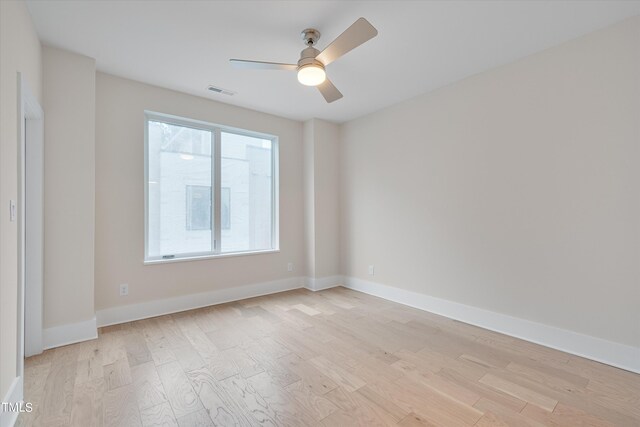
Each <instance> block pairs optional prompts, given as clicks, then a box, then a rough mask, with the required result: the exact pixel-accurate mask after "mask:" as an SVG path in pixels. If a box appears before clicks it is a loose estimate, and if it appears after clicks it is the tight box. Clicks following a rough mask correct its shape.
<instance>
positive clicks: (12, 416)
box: [0, 377, 24, 427]
mask: <svg viewBox="0 0 640 427" xmlns="http://www.w3.org/2000/svg"><path fill="white" fill-rule="evenodd" d="M23 389H24V385H23V382H22V377H16V378H14V379H13V381H12V382H11V385H10V386H9V390H8V391H7V395H6V396H5V397H4V399H3V400H2V402H10V403H15V402H21V401H22V399H23ZM18 415H20V413H19V412H5V411H3V410H2V407H0V427H13V425H14V424H15V423H16V421H17V420H18Z"/></svg>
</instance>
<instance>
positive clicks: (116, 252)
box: [95, 73, 305, 309]
mask: <svg viewBox="0 0 640 427" xmlns="http://www.w3.org/2000/svg"><path fill="white" fill-rule="evenodd" d="M203 90H204V89H203ZM96 93H97V96H96V101H97V105H96V253H95V305H96V309H104V308H108V307H114V306H118V305H127V304H134V303H139V302H143V301H150V300H155V299H161V298H168V297H174V296H178V295H186V294H191V293H198V292H204V291H210V290H215V289H223V288H229V287H234V286H239V285H243V284H251V283H260V282H266V281H271V280H277V279H284V278H290V277H295V276H299V275H304V274H305V267H304V264H305V259H304V238H303V228H304V225H303V214H304V211H303V184H302V181H303V176H302V124H301V123H300V122H296V121H292V120H287V119H283V118H280V117H276V116H272V115H269V114H265V113H260V112H256V111H251V110H247V109H244V108H238V107H233V106H230V105H227V104H222V103H218V102H214V101H211V100H208V99H205V98H199V97H194V96H191V95H186V94H182V93H178V92H174V91H170V90H167V89H161V88H158V87H154V86H149V85H146V84H142V83H137V82H134V81H131V80H125V79H121V78H118V77H114V76H110V75H107V74H102V73H98V74H97V79H96ZM145 110H150V111H156V112H161V113H167V114H173V115H177V116H182V117H188V118H193V119H198V120H204V121H208V122H212V123H218V124H224V125H228V126H234V127H238V128H243V129H250V130H253V131H257V132H264V133H269V134H273V135H277V136H278V137H279V143H280V252H279V253H272V254H261V255H249V256H238V257H228V258H218V259H210V260H200V261H185V262H174V263H166V264H156V265H146V266H145V265H143V258H144V183H143V180H144V133H143V131H144V111H145ZM288 262H293V263H294V265H295V268H296V270H295V271H293V272H287V263H288ZM121 283H128V284H129V295H128V296H127V297H120V296H119V293H118V287H119V284H121Z"/></svg>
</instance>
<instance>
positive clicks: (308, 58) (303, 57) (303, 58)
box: [298, 47, 324, 70]
mask: <svg viewBox="0 0 640 427" xmlns="http://www.w3.org/2000/svg"><path fill="white" fill-rule="evenodd" d="M319 54H320V51H319V50H318V49H316V48H314V47H308V48H306V49H303V50H302V52H300V60H299V61H298V69H300V68H302V67H306V66H308V65H314V66H317V67H320V68H322V69H323V70H324V64H323V63H322V62H320V61H318V60H317V59H316V56H318V55H319Z"/></svg>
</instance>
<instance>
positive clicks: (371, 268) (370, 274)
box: [369, 265, 376, 276]
mask: <svg viewBox="0 0 640 427" xmlns="http://www.w3.org/2000/svg"><path fill="white" fill-rule="evenodd" d="M375 272H376V270H375V267H374V266H373V265H370V266H369V276H373V275H374V274H375Z"/></svg>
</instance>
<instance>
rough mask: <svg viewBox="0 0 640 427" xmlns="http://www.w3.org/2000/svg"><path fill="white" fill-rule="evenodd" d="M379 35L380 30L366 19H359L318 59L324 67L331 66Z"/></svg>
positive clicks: (321, 53)
mask: <svg viewBox="0 0 640 427" xmlns="http://www.w3.org/2000/svg"><path fill="white" fill-rule="evenodd" d="M377 35H378V30H376V29H375V27H374V26H373V25H371V24H370V23H369V21H367V20H366V19H364V18H360V19H358V20H357V21H356V22H354V23H353V24H352V25H351V26H350V27H349V28H347V29H346V30H345V31H344V32H343V33H342V34H340V35H339V36H338V37H337V38H336V39H335V40H334V41H332V42H331V44H330V45H329V46H327V47H325V48H324V50H323V51H322V52H320V54H319V55H318V56H316V59H317V60H318V61H320V62H322V63H323V64H324V65H329V64H331V63H332V62H333V61H335V60H336V59H338V58H340V57H341V56H342V55H344V54H345V53H347V52H349V51H351V50H353V49H355V48H356V47H358V46H360V45H361V44H363V43H364V42H366V41H367V40H370V39H372V38H374V37H375V36H377Z"/></svg>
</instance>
